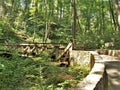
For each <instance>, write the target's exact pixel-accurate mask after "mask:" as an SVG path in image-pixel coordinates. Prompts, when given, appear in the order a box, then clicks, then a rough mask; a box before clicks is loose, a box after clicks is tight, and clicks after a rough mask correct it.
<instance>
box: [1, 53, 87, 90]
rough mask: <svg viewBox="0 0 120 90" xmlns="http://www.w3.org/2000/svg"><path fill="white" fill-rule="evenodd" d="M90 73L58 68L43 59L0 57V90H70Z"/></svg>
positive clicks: (80, 69)
mask: <svg viewBox="0 0 120 90" xmlns="http://www.w3.org/2000/svg"><path fill="white" fill-rule="evenodd" d="M88 72H89V70H88V68H85V67H81V66H73V67H68V68H66V67H58V66H57V65H52V64H51V63H50V62H49V61H47V60H44V59H41V58H37V60H35V59H34V58H25V57H19V56H17V55H13V56H11V57H9V58H5V57H0V90H70V89H71V88H72V87H74V86H75V85H76V84H77V83H78V82H79V81H80V80H82V79H83V78H84V77H85V76H86V75H87V74H88Z"/></svg>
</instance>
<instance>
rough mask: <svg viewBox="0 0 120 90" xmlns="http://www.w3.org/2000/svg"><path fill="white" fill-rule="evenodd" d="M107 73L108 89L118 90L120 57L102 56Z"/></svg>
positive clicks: (119, 89)
mask: <svg viewBox="0 0 120 90" xmlns="http://www.w3.org/2000/svg"><path fill="white" fill-rule="evenodd" d="M102 57H103V59H104V62H105V65H106V71H107V73H108V90H120V59H117V58H115V57H112V56H106V55H105V56H102Z"/></svg>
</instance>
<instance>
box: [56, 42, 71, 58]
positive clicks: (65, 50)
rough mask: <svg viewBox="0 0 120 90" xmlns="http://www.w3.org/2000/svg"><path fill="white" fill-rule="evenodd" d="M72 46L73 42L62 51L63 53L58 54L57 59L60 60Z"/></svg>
mask: <svg viewBox="0 0 120 90" xmlns="http://www.w3.org/2000/svg"><path fill="white" fill-rule="evenodd" d="M70 47H72V43H69V44H68V45H67V47H66V48H65V49H64V51H63V52H62V54H60V55H59V56H58V58H57V60H59V59H60V58H61V57H62V56H63V55H64V54H65V53H66V52H67V51H68V50H69V49H70Z"/></svg>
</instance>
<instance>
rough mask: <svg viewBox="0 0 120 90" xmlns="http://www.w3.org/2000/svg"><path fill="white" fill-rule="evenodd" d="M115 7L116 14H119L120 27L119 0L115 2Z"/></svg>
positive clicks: (119, 22)
mask: <svg viewBox="0 0 120 90" xmlns="http://www.w3.org/2000/svg"><path fill="white" fill-rule="evenodd" d="M114 5H115V8H116V12H117V14H118V24H119V26H120V6H119V3H118V0H114Z"/></svg>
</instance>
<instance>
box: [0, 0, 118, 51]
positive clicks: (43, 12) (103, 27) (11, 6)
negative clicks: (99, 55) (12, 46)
mask: <svg viewBox="0 0 120 90" xmlns="http://www.w3.org/2000/svg"><path fill="white" fill-rule="evenodd" d="M116 1H117V2H118V0H89V1H88V0H80V1H79V0H2V1H0V19H1V20H0V38H5V39H7V40H8V41H9V42H51V43H55V42H57V43H68V42H70V39H71V38H72V39H74V41H75V42H76V44H83V45H85V46H86V47H87V48H88V49H93V48H104V44H105V43H106V42H114V43H115V45H116V46H115V48H119V43H118V42H120V40H119V32H120V30H119V23H118V20H117V18H118V17H117V16H118V13H117V10H118V9H117V8H116V7H115V5H118V4H117V3H115V2H116ZM118 3H119V2H118ZM118 6H119V5H118Z"/></svg>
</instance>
